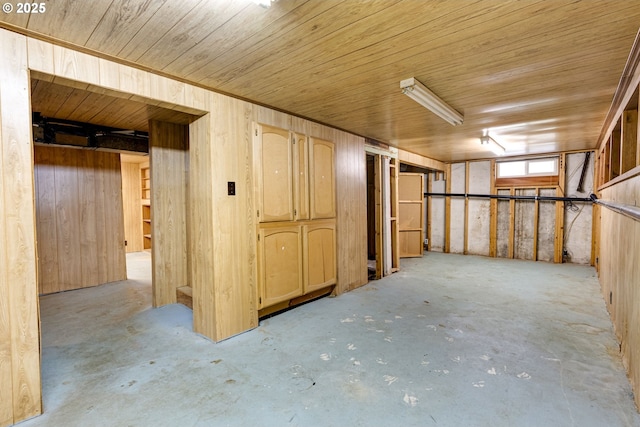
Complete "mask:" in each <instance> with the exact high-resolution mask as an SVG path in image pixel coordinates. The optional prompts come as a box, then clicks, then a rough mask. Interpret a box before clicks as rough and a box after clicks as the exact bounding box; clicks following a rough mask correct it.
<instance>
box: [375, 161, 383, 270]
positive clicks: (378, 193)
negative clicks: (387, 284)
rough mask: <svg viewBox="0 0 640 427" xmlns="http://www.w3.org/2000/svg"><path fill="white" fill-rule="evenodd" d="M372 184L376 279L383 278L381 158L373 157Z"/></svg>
mask: <svg viewBox="0 0 640 427" xmlns="http://www.w3.org/2000/svg"><path fill="white" fill-rule="evenodd" d="M373 159H374V160H373V162H374V164H373V182H374V204H375V214H374V217H375V220H374V221H375V236H376V279H381V278H382V276H383V272H382V264H383V253H382V251H383V234H382V228H383V227H382V220H383V219H382V156H380V154H375V155H374V156H373Z"/></svg>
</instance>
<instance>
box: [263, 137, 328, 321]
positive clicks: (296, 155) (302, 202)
mask: <svg viewBox="0 0 640 427" xmlns="http://www.w3.org/2000/svg"><path fill="white" fill-rule="evenodd" d="M255 137H256V140H255V146H254V155H255V159H256V161H255V165H256V186H255V189H256V201H257V216H258V222H259V224H258V283H259V286H258V298H257V300H258V309H264V308H267V307H271V309H270V310H273V309H274V306H275V307H281V306H282V304H284V306H286V304H287V303H288V302H289V301H290V300H292V299H296V298H297V297H301V296H305V298H309V297H310V296H319V295H322V294H323V293H324V290H326V291H327V292H329V291H330V289H331V288H330V287H331V286H332V285H335V284H336V278H337V273H336V270H337V269H336V265H337V259H336V253H337V251H336V225H335V216H336V196H335V164H334V163H335V160H334V157H335V156H334V144H333V143H332V142H330V141H325V140H322V139H318V138H312V137H308V136H306V135H304V134H302V133H296V132H290V131H288V130H285V129H279V128H275V127H272V126H266V125H256V131H255ZM311 293H313V294H312V295H308V294H311ZM294 303H295V301H294Z"/></svg>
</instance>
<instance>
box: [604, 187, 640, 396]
mask: <svg viewBox="0 0 640 427" xmlns="http://www.w3.org/2000/svg"><path fill="white" fill-rule="evenodd" d="M639 195H640V177H635V178H632V179H630V180H627V181H624V182H621V183H619V184H616V185H615V186H613V187H609V188H606V189H604V190H603V191H602V194H601V196H602V197H601V198H602V199H603V200H607V201H615V202H618V203H623V204H629V205H633V204H634V203H635V202H636V200H637V197H638V196H639ZM600 217H601V221H600V227H601V230H600V233H599V234H600V251H599V273H600V274H599V276H600V283H601V285H602V293H603V297H604V300H605V302H606V304H607V310H608V311H609V313H610V315H611V319H612V321H613V324H614V327H615V332H616V335H617V337H618V340H619V341H620V344H621V347H620V348H621V351H622V359H623V362H624V364H625V367H626V368H627V372H628V377H629V380H630V382H631V385H632V387H633V388H634V390H635V391H636V392H635V393H634V395H635V401H636V404H637V405H640V394H639V393H638V388H639V387H640V352H639V350H638V349H640V326H639V325H640V305H639V304H638V300H640V267H639V265H638V264H639V263H638V262H634V261H636V260H638V258H640V246H639V245H638V242H639V241H640V222H638V221H635V220H633V219H630V218H628V217H626V216H624V215H621V214H618V213H616V212H613V211H611V210H610V209H608V208H606V207H600Z"/></svg>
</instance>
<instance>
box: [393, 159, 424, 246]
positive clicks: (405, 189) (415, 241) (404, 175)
mask: <svg viewBox="0 0 640 427" xmlns="http://www.w3.org/2000/svg"><path fill="white" fill-rule="evenodd" d="M398 199H399V200H398V204H399V206H398V208H399V209H398V210H399V212H398V230H399V236H398V240H399V241H398V246H399V251H400V258H410V257H421V256H422V242H423V241H424V230H423V222H424V220H423V218H424V175H423V174H421V173H408V172H401V173H400V174H399V177H398Z"/></svg>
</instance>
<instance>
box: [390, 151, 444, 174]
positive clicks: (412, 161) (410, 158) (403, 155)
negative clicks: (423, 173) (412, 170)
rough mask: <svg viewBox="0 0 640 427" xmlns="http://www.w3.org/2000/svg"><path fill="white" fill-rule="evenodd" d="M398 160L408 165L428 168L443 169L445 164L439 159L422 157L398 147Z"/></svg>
mask: <svg viewBox="0 0 640 427" xmlns="http://www.w3.org/2000/svg"><path fill="white" fill-rule="evenodd" d="M398 160H400V161H401V162H402V163H406V164H408V165H413V166H419V167H422V168H425V169H429V170H435V171H444V170H445V169H446V165H445V164H444V163H443V162H441V161H439V160H435V159H431V158H429V157H424V156H421V155H419V154H414V153H411V152H409V151H406V150H402V149H398Z"/></svg>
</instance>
